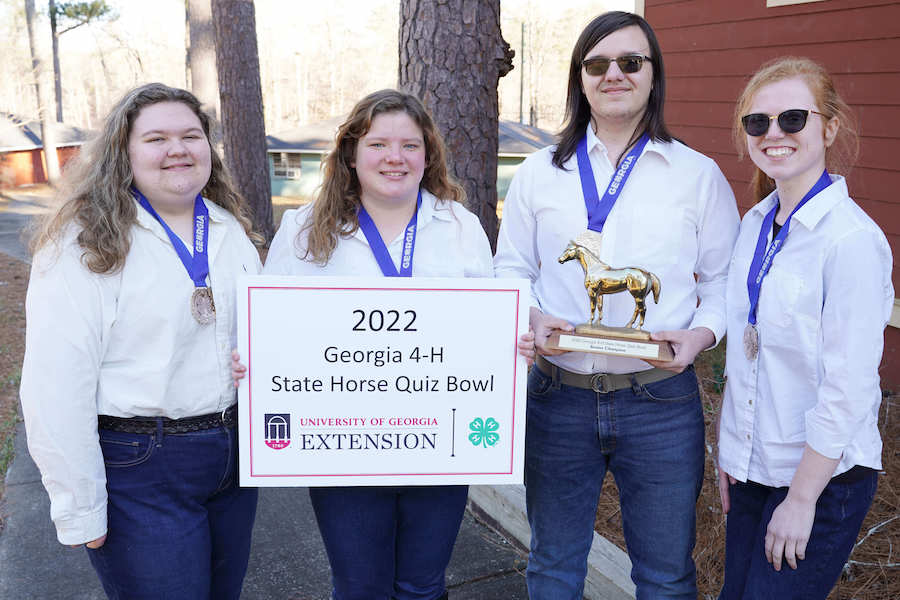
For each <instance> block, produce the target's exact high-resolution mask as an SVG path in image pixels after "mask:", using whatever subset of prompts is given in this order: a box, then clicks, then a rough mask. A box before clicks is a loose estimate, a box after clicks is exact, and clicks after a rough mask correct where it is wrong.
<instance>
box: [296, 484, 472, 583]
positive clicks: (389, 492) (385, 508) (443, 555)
mask: <svg viewBox="0 0 900 600" xmlns="http://www.w3.org/2000/svg"><path fill="white" fill-rule="evenodd" d="M468 493H469V488H468V487H467V486H464V485H457V486H429V487H343V488H337V487H332V488H310V489H309V497H310V499H311V500H312V505H313V510H315V513H316V520H317V521H318V523H319V531H320V532H321V533H322V540H323V541H324V542H325V550H326V551H327V552H328V561H329V562H330V563H331V575H332V577H331V580H332V585H333V588H334V590H333V595H332V598H334V600H391V599H396V600H412V599H422V600H434V599H436V598H441V597H442V596H443V594H445V593H446V587H445V583H444V572H445V571H446V570H447V564H448V563H449V562H450V555H451V554H452V552H453V544H454V542H455V541H456V534H457V533H459V525H460V523H461V522H462V517H463V513H464V512H465V510H466V498H467V496H468Z"/></svg>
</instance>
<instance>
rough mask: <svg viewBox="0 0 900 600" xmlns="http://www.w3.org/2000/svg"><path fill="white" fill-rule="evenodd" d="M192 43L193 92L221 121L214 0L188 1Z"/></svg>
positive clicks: (210, 112)
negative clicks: (212, 1)
mask: <svg viewBox="0 0 900 600" xmlns="http://www.w3.org/2000/svg"><path fill="white" fill-rule="evenodd" d="M185 8H186V9H187V18H188V23H189V26H188V31H189V35H190V44H189V45H188V51H187V62H188V66H187V68H188V71H189V72H190V74H191V80H190V86H191V91H192V92H193V93H194V95H195V96H197V98H199V99H200V102H201V103H202V104H203V110H205V111H206V112H207V113H209V114H210V115H212V116H213V117H215V118H216V119H218V118H219V110H218V107H219V82H218V81H217V77H216V44H215V39H214V37H215V36H214V33H213V22H212V10H211V6H210V0H187V4H186V5H185Z"/></svg>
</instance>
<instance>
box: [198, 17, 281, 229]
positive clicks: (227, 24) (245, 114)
mask: <svg viewBox="0 0 900 600" xmlns="http://www.w3.org/2000/svg"><path fill="white" fill-rule="evenodd" d="M212 20H213V26H214V31H215V49H216V68H217V71H218V77H219V102H220V105H221V108H222V130H223V136H222V141H223V143H224V148H225V162H226V163H227V164H228V167H229V169H230V170H231V174H232V176H233V177H234V178H235V182H236V184H237V187H238V189H239V190H240V192H241V194H242V195H243V196H244V198H246V200H247V202H248V203H249V205H250V207H251V210H252V211H253V225H254V227H255V228H256V230H257V231H258V232H259V233H260V234H261V235H263V236H265V238H266V242H267V243H268V242H269V241H271V240H272V237H273V236H274V235H275V228H274V226H273V224H272V194H271V189H272V188H271V185H270V181H269V163H268V158H267V157H266V129H265V121H264V118H263V103H262V87H261V85H260V78H259V51H258V48H257V45H256V15H255V8H254V5H253V0H212Z"/></svg>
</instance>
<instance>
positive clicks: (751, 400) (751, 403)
mask: <svg viewBox="0 0 900 600" xmlns="http://www.w3.org/2000/svg"><path fill="white" fill-rule="evenodd" d="M748 402H750V406H753V398H750V400H748Z"/></svg>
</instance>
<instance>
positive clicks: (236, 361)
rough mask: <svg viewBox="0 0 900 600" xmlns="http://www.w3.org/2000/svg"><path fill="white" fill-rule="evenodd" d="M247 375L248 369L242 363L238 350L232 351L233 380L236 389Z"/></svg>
mask: <svg viewBox="0 0 900 600" xmlns="http://www.w3.org/2000/svg"><path fill="white" fill-rule="evenodd" d="M246 375H247V367H245V366H244V365H243V363H241V354H240V353H239V352H238V351H237V348H235V349H234V350H232V351H231V379H232V380H233V381H234V387H238V386H239V385H240V384H241V379H243V378H244V377H245V376H246Z"/></svg>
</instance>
